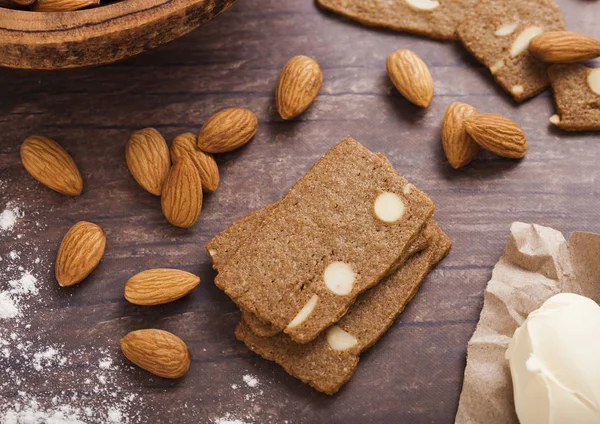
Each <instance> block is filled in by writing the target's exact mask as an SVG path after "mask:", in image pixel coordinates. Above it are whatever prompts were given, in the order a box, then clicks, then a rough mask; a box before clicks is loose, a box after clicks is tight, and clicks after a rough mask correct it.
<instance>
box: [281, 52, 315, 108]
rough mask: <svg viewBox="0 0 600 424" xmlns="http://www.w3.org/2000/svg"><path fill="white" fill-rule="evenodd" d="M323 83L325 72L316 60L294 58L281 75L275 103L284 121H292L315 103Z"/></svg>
mask: <svg viewBox="0 0 600 424" xmlns="http://www.w3.org/2000/svg"><path fill="white" fill-rule="evenodd" d="M322 83H323V71H321V67H320V66H319V64H318V63H317V61H316V60H314V59H312V58H310V57H307V56H294V57H292V58H291V59H290V60H289V61H288V62H287V63H286V64H285V66H284V67H283V69H282V70H281V72H280V73H279V80H278V81H277V88H276V89H275V103H276V106H277V110H278V111H279V115H280V116H281V117H282V118H283V119H292V118H295V117H296V116H298V115H300V114H301V113H302V112H304V111H305V110H306V109H307V108H308V107H309V106H310V104H311V103H312V102H313V100H314V99H315V97H317V94H318V93H319V90H320V89H321V84H322Z"/></svg>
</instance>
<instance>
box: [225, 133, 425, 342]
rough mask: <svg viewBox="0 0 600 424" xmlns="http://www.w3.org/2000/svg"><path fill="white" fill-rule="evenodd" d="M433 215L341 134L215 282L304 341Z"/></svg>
mask: <svg viewBox="0 0 600 424" xmlns="http://www.w3.org/2000/svg"><path fill="white" fill-rule="evenodd" d="M433 209H434V206H433V202H432V201H431V199H429V197H428V196H427V195H425V194H424V193H423V192H421V191H420V190H418V189H416V188H415V187H414V186H412V185H411V184H409V183H408V182H407V181H406V180H405V179H404V178H402V177H400V175H398V173H397V172H396V171H395V170H394V169H393V168H392V167H391V166H390V165H389V163H387V161H383V160H382V159H381V158H379V157H378V156H377V155H376V154H374V153H371V152H370V151H369V150H367V149H366V148H365V147H364V146H362V145H361V144H360V143H358V142H356V141H355V140H352V139H350V138H348V139H346V140H343V141H342V142H340V143H338V144H337V145H336V146H334V147H333V148H332V149H331V150H330V151H329V152H328V153H327V154H326V155H325V156H323V158H321V159H320V160H319V161H318V162H317V163H316V164H315V165H314V166H313V168H312V169H311V170H310V171H309V172H308V173H307V174H306V175H305V176H304V177H302V178H301V179H300V180H299V181H298V182H297V183H296V184H295V185H294V187H292V189H291V190H290V192H289V193H288V194H287V195H286V196H285V197H284V198H283V199H282V200H280V201H279V202H278V203H277V206H276V209H274V210H273V212H272V213H271V214H269V215H268V216H266V217H265V219H264V220H263V223H262V225H261V226H260V228H259V229H258V230H256V232H255V233H254V234H253V235H252V237H251V240H248V241H246V242H245V243H243V244H242V246H240V248H239V249H238V250H237V252H236V253H235V255H234V256H233V257H232V258H231V259H230V260H229V261H228V262H227V264H226V265H225V266H224V268H223V269H222V270H221V272H220V273H219V275H218V276H217V278H216V279H215V284H216V285H217V287H219V288H221V289H222V290H224V291H225V292H226V293H227V294H228V295H229V297H231V298H232V299H233V300H234V301H235V302H236V303H237V304H238V305H239V306H240V308H241V309H243V310H247V311H249V312H252V313H254V314H255V315H257V317H258V318H259V319H260V320H262V321H265V322H269V323H271V324H273V325H274V326H275V327H277V328H278V329H280V330H284V331H285V332H286V333H288V334H289V335H290V336H291V337H292V338H293V339H294V340H296V341H298V342H300V343H307V342H309V341H310V340H313V339H314V338H315V337H316V336H317V335H318V334H319V333H320V332H321V331H322V330H324V329H325V328H327V327H329V326H330V325H331V324H333V323H335V322H337V321H338V320H339V318H341V316H342V315H343V314H344V313H345V311H346V310H347V309H348V307H349V306H350V305H351V304H352V303H353V302H354V300H355V299H356V297H357V296H358V295H359V294H360V293H361V292H363V291H365V290H367V289H369V288H371V287H373V286H374V285H376V284H377V283H378V282H379V280H380V279H381V278H383V277H384V276H385V275H386V274H387V273H388V272H389V271H390V269H391V268H392V267H393V266H394V264H395V263H396V261H397V260H398V258H399V257H400V256H402V254H403V253H404V251H405V250H406V249H407V248H408V247H409V246H410V244H411V243H412V242H413V241H414V239H415V238H416V237H417V236H418V234H419V233H420V231H421V228H422V227H423V225H424V224H425V222H426V221H427V220H428V219H429V217H430V216H431V215H432V213H433Z"/></svg>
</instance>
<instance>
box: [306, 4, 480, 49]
mask: <svg viewBox="0 0 600 424" xmlns="http://www.w3.org/2000/svg"><path fill="white" fill-rule="evenodd" d="M478 1H479V0H443V1H438V0H318V3H319V5H320V6H321V7H323V8H325V9H329V10H331V11H333V12H335V13H338V14H340V15H342V16H345V17H347V18H350V19H353V20H355V21H358V22H361V23H363V24H365V25H371V26H377V27H384V28H389V29H392V30H396V31H406V32H410V33H413V34H419V35H424V36H426V37H430V38H436V39H442V40H454V39H456V27H457V26H458V24H459V23H460V22H461V21H462V20H463V19H464V17H465V15H466V14H467V12H468V11H469V10H470V9H472V8H473V6H475V5H476V4H477V2H478Z"/></svg>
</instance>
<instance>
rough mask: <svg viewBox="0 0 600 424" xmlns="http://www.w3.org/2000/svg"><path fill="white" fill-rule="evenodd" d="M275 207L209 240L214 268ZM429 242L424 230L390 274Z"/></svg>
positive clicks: (258, 325) (256, 325) (257, 327)
mask: <svg viewBox="0 0 600 424" xmlns="http://www.w3.org/2000/svg"><path fill="white" fill-rule="evenodd" d="M274 207H275V204H272V205H268V206H265V207H264V208H262V209H259V210H256V211H254V212H252V213H251V214H249V215H248V216H246V217H244V218H242V219H240V220H238V221H236V222H234V223H233V224H231V226H230V227H228V228H227V229H225V230H224V231H223V232H221V233H220V234H217V235H216V236H215V237H213V238H212V239H211V240H209V241H208V243H207V244H206V249H207V251H208V252H209V255H210V256H211V258H212V259H213V268H214V269H215V270H216V271H217V272H219V270H220V269H221V268H222V267H223V266H225V264H226V263H227V261H228V260H229V258H230V257H231V256H233V255H234V254H235V252H236V251H237V249H238V248H239V246H240V244H242V243H243V242H244V241H245V240H246V239H247V238H248V237H249V236H250V235H251V234H253V233H254V231H256V229H257V228H259V227H260V224H261V223H262V220H263V219H264V217H265V216H266V215H267V214H269V213H270V212H271V211H272V210H273V208H274ZM427 244H428V240H427V238H426V237H425V235H424V232H423V231H422V232H421V233H420V234H419V236H418V237H417V239H416V240H415V241H414V242H413V243H412V244H411V245H410V246H409V248H408V249H407V250H406V252H405V253H404V254H403V255H402V256H401V257H400V258H399V259H398V261H397V262H396V264H395V265H394V266H393V267H392V269H391V270H390V273H389V274H391V273H393V272H395V271H396V270H397V269H398V268H400V267H401V266H402V265H403V264H404V262H406V260H407V259H408V258H409V257H411V256H412V255H414V254H415V253H418V252H420V251H421V250H423V249H425V247H427ZM242 318H243V319H244V321H246V323H247V324H248V326H249V327H250V329H251V330H252V331H253V332H254V333H256V334H257V335H259V336H263V337H270V336H274V335H275V334H277V333H279V330H278V329H277V328H276V327H274V326H272V325H271V324H269V323H266V322H263V321H261V320H259V319H258V318H257V317H256V315H254V314H252V313H251V312H248V311H245V310H242Z"/></svg>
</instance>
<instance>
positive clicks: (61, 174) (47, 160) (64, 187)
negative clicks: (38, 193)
mask: <svg viewBox="0 0 600 424" xmlns="http://www.w3.org/2000/svg"><path fill="white" fill-rule="evenodd" d="M21 162H23V166H24V167H25V169H27V171H28V172H29V173H30V174H31V175H32V176H33V178H35V179H36V180H38V181H39V182H40V183H42V184H44V185H45V186H46V187H48V188H51V189H52V190H54V191H57V192H59V193H61V194H65V195H67V196H79V195H80V194H81V191H82V190H83V180H82V179H81V174H80V173H79V169H77V165H76V164H75V161H73V158H72V157H71V156H70V155H69V154H68V153H67V152H66V150H65V149H63V148H62V147H61V146H60V145H59V144H58V143H56V142H55V141H54V140H51V139H49V138H47V137H43V136H41V135H32V136H31V137H27V138H26V139H25V141H24V142H23V144H22V145H21Z"/></svg>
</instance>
